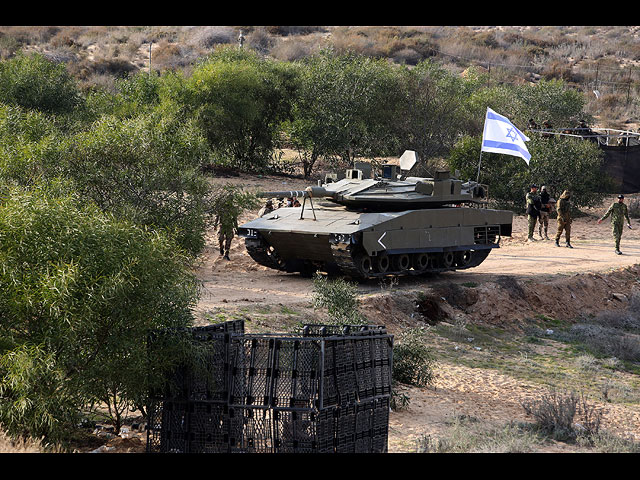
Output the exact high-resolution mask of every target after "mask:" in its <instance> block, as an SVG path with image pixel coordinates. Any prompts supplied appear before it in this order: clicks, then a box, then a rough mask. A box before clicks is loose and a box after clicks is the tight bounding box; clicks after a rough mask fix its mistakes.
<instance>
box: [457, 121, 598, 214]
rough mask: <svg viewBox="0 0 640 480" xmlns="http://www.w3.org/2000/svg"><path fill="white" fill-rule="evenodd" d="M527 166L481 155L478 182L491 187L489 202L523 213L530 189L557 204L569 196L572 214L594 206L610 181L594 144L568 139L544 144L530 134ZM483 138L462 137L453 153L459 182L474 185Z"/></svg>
mask: <svg viewBox="0 0 640 480" xmlns="http://www.w3.org/2000/svg"><path fill="white" fill-rule="evenodd" d="M530 138H531V140H530V141H529V142H528V143H527V148H528V150H529V152H530V153H531V160H530V163H529V165H528V166H527V164H526V163H525V161H524V160H523V159H522V158H520V157H514V156H510V155H500V154H497V153H487V152H483V153H482V163H481V168H480V182H482V183H486V184H487V185H488V186H489V193H490V197H491V199H492V200H495V201H496V202H497V203H498V204H499V205H501V206H504V207H507V208H511V209H514V210H515V211H518V212H523V211H524V207H525V202H524V197H525V194H526V192H528V191H529V187H530V185H531V184H532V183H536V184H538V185H546V186H547V187H548V189H549V193H550V194H551V195H552V196H555V197H556V198H558V197H559V196H560V194H561V193H562V191H563V190H570V191H571V198H572V204H573V206H574V207H576V208H580V207H592V206H595V205H598V204H599V203H600V202H601V201H602V199H603V198H604V195H605V192H606V191H607V190H608V187H609V185H610V180H608V178H607V177H606V175H604V174H603V173H602V162H603V153H602V151H601V150H600V149H599V148H598V147H597V145H595V144H594V143H592V142H588V141H584V140H581V139H575V138H571V137H560V136H558V137H552V138H544V137H542V136H540V135H539V134H531V136H530ZM481 142H482V139H481V137H465V138H463V139H462V140H461V141H460V142H459V143H458V144H457V145H456V147H455V148H454V149H453V150H452V152H451V156H450V157H449V165H450V167H451V169H452V170H459V171H460V174H461V176H462V178H464V179H472V180H475V179H476V176H477V171H478V163H479V162H480V147H481Z"/></svg>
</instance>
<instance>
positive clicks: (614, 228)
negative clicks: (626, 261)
mask: <svg viewBox="0 0 640 480" xmlns="http://www.w3.org/2000/svg"><path fill="white" fill-rule="evenodd" d="M609 215H611V233H612V234H613V238H614V240H615V242H616V254H617V255H622V252H621V251H620V237H622V226H623V222H624V219H626V220H627V227H629V228H631V220H629V211H628V209H627V206H626V205H625V204H624V195H618V201H617V202H614V203H612V204H611V206H610V207H609V209H608V210H607V213H605V214H604V216H603V217H602V218H600V219H599V220H598V225H599V224H601V223H602V221H603V220H604V219H605V218H607V217H608V216H609Z"/></svg>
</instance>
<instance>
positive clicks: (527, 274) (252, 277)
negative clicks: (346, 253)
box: [198, 216, 640, 313]
mask: <svg viewBox="0 0 640 480" xmlns="http://www.w3.org/2000/svg"><path fill="white" fill-rule="evenodd" d="M247 218H250V216H248V217H247ZM596 220H597V217H596V216H589V217H582V218H578V219H576V220H574V224H573V234H572V241H571V243H572V245H573V246H574V248H573V249H570V248H566V247H565V246H564V237H563V238H562V239H561V242H560V245H562V246H561V247H560V248H558V247H556V246H555V244H554V241H553V237H554V235H555V225H554V222H553V221H552V222H551V225H550V228H549V233H550V235H551V236H550V238H551V240H539V241H537V242H535V243H527V242H526V233H525V232H526V218H525V217H523V216H516V217H514V224H513V231H514V233H513V236H512V237H505V238H503V239H502V241H501V247H500V248H498V249H494V250H493V251H492V252H491V254H490V255H489V256H488V257H487V259H486V260H485V261H484V262H483V263H482V264H481V265H479V266H478V267H475V268H473V269H469V270H466V271H460V272H449V273H444V274H441V275H435V276H428V277H411V278H403V279H400V280H399V282H398V285H400V286H401V287H402V288H403V289H405V290H421V289H424V288H427V287H429V286H430V285H433V284H434V282H438V281H441V280H444V281H447V282H450V281H453V282H458V283H464V282H474V283H482V282H485V281H487V280H489V279H491V278H495V276H496V275H507V276H511V277H513V278H515V279H521V280H529V279H536V278H543V277H545V276H553V275H558V274H561V275H571V274H576V273H586V272H607V271H611V270H615V269H619V268H621V267H626V266H630V265H635V264H637V263H640V221H638V220H633V221H632V222H633V225H634V229H633V230H628V229H625V232H624V234H623V238H622V244H621V249H622V252H623V255H616V254H615V253H614V244H613V239H612V238H611V232H610V226H609V225H608V224H605V223H603V224H601V225H597V223H596ZM536 238H539V237H538V235H537V234H536ZM208 245H209V247H208V249H207V251H206V252H205V254H204V255H203V256H202V258H201V263H200V267H199V269H198V275H199V277H200V279H201V280H202V285H203V295H202V299H201V301H200V304H199V305H198V311H199V312H200V313H202V312H206V311H211V310H213V309H215V308H216V307H224V308H227V309H229V308H234V307H239V306H250V305H260V304H262V303H269V304H271V303H277V304H283V305H295V304H304V303H308V302H309V300H310V298H311V293H312V282H311V280H309V279H308V278H303V277H301V276H299V275H297V274H286V273H281V272H278V271H275V270H271V269H268V268H266V267H263V266H261V265H257V264H256V263H255V262H254V261H253V260H252V259H251V258H250V257H249V256H248V254H247V253H246V249H245V248H244V245H243V242H242V239H239V238H236V239H234V241H233V244H232V247H231V261H227V260H224V259H223V258H222V257H220V256H219V254H218V252H217V251H216V249H215V238H214V236H213V235H211V237H210V239H209V241H208ZM380 284H381V282H380V281H378V280H371V281H368V282H364V283H362V284H360V286H359V289H360V291H361V293H363V294H367V293H373V292H377V291H380V289H381V285H380Z"/></svg>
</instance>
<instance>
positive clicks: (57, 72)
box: [0, 54, 81, 113]
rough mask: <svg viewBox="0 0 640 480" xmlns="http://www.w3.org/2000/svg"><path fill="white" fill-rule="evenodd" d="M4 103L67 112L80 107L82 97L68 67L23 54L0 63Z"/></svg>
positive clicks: (0, 82)
mask: <svg viewBox="0 0 640 480" xmlns="http://www.w3.org/2000/svg"><path fill="white" fill-rule="evenodd" d="M0 102H2V103H7V104H11V105H19V106H21V107H25V108H30V109H38V110H41V111H44V112H49V113H63V112H69V111H71V110H72V109H73V108H74V107H76V106H78V105H79V104H80V102H81V97H80V92H79V89H78V87H77V84H76V82H75V81H74V79H73V78H72V77H71V76H70V75H69V74H68V73H67V71H66V69H65V66H64V64H60V63H54V62H51V61H49V60H47V59H46V58H45V57H44V56H43V55H40V54H32V55H22V54H21V55H18V56H16V57H15V58H12V59H9V60H6V61H4V62H0Z"/></svg>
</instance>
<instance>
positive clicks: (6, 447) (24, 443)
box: [0, 430, 44, 453]
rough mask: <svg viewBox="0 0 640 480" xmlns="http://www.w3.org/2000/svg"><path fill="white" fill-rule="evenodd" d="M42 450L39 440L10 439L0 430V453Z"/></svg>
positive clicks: (38, 451) (39, 451) (36, 451)
mask: <svg viewBox="0 0 640 480" xmlns="http://www.w3.org/2000/svg"><path fill="white" fill-rule="evenodd" d="M43 451H44V449H43V447H42V445H41V443H40V442H39V441H36V440H23V439H11V438H9V437H8V436H7V434H5V433H4V432H3V431H2V430H0V453H42V452H43Z"/></svg>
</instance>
